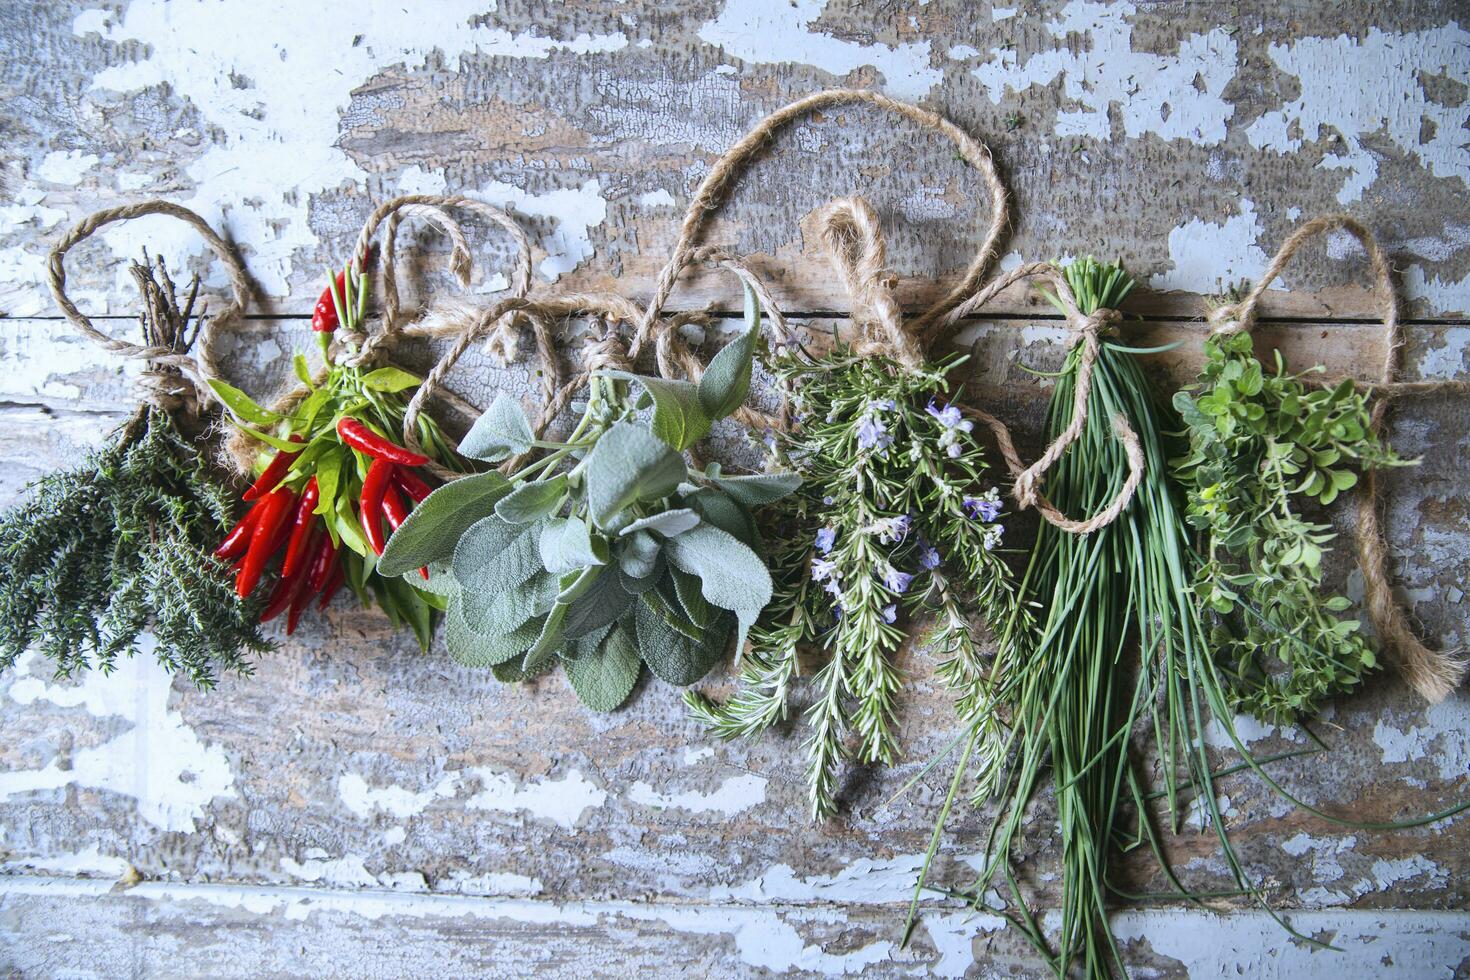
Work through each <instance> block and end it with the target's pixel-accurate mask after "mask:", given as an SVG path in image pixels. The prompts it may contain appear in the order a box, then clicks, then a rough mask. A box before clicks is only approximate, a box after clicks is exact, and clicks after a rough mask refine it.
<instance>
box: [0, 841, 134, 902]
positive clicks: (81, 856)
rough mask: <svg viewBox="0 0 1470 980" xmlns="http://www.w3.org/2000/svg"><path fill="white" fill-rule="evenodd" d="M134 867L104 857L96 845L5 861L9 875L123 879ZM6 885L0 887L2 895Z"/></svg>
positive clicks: (119, 859) (123, 861)
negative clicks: (27, 873)
mask: <svg viewBox="0 0 1470 980" xmlns="http://www.w3.org/2000/svg"><path fill="white" fill-rule="evenodd" d="M131 867H132V865H130V864H129V863H128V862H127V861H125V860H124V859H122V858H120V857H117V856H116V855H113V854H103V853H102V849H101V846H100V845H98V844H93V845H92V846H91V847H88V848H86V849H84V850H80V851H57V852H55V853H52V854H46V855H39V854H28V855H26V856H25V857H23V858H16V859H14V860H10V861H6V862H5V865H4V868H5V873H6V874H15V873H16V872H17V871H21V870H26V871H45V872H48V873H50V874H56V875H81V876H84V877H89V878H91V877H95V878H112V879H116V878H121V877H122V876H123V875H124V874H126V873H127V872H128V869H130V868H131ZM3 891H4V885H3V884H0V892H3Z"/></svg>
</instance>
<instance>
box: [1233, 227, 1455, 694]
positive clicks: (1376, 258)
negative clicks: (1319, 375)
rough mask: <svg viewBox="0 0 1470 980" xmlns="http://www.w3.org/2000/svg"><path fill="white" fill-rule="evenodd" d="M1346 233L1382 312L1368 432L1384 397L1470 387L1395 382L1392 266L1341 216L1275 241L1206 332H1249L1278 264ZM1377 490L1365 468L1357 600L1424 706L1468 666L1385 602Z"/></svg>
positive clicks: (1398, 333) (1399, 345) (1385, 403)
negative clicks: (1435, 646) (1265, 260)
mask: <svg viewBox="0 0 1470 980" xmlns="http://www.w3.org/2000/svg"><path fill="white" fill-rule="evenodd" d="M1338 230H1341V231H1346V232H1347V233H1349V234H1350V235H1352V236H1353V237H1354V238H1356V239H1357V240H1358V242H1359V243H1360V244H1361V245H1362V246H1363V249H1364V251H1366V252H1367V253H1368V263H1369V265H1370V267H1371V268H1372V270H1373V286H1374V291H1375V292H1376V293H1377V294H1378V301H1379V304H1380V305H1381V308H1382V310H1383V334H1384V351H1383V367H1382V371H1381V375H1380V381H1379V382H1378V383H1376V384H1370V385H1369V387H1370V390H1371V391H1372V393H1373V394H1376V395H1377V396H1378V397H1377V398H1376V399H1375V400H1374V402H1373V409H1372V415H1371V421H1372V425H1373V428H1374V429H1375V430H1376V431H1378V432H1380V433H1381V432H1382V431H1383V429H1384V421H1385V418H1386V416H1387V414H1388V409H1389V405H1390V402H1391V397H1392V396H1393V395H1401V394H1425V393H1429V392H1443V391H1465V390H1470V384H1467V383H1466V382H1463V381H1428V382H1425V381H1419V382H1397V381H1395V380H1394V375H1395V374H1396V373H1397V372H1398V362H1399V357H1400V352H1401V351H1402V350H1403V347H1404V342H1405V338H1404V331H1403V327H1402V326H1401V325H1400V324H1399V307H1398V296H1397V294H1396V292H1395V290H1394V285H1393V267H1392V266H1391V265H1390V264H1389V261H1388V257H1387V256H1386V255H1384V253H1383V250H1382V249H1381V248H1380V247H1379V245H1378V240H1377V239H1376V238H1375V237H1374V236H1373V233H1372V232H1370V231H1369V230H1368V229H1367V228H1365V227H1364V226H1363V225H1361V224H1359V223H1358V222H1357V221H1356V220H1354V219H1353V218H1350V217H1348V216H1347V215H1345V214H1327V215H1323V216H1321V217H1318V218H1314V219H1312V220H1311V221H1308V222H1307V223H1306V224H1304V225H1302V226H1301V227H1300V228H1298V229H1297V230H1296V231H1294V232H1292V234H1291V236H1290V237H1289V238H1287V239H1286V241H1285V242H1283V243H1282V244H1281V248H1280V250H1278V251H1277V253H1276V256H1275V258H1273V259H1272V260H1271V264H1270V265H1269V266H1268V267H1267V269H1266V273H1265V275H1264V276H1262V277H1261V281H1260V282H1258V283H1256V284H1255V287H1254V288H1252V289H1251V291H1250V292H1249V293H1248V294H1246V296H1245V298H1244V299H1242V300H1241V301H1240V302H1239V303H1236V304H1227V305H1224V306H1221V307H1218V308H1216V309H1214V310H1211V311H1209V313H1208V314H1207V318H1208V319H1209V321H1210V325H1211V327H1210V329H1211V332H1213V333H1215V334H1221V335H1226V336H1228V335H1231V334H1236V333H1241V332H1247V333H1248V332H1250V331H1251V329H1252V328H1253V327H1254V326H1255V324H1256V306H1257V304H1258V303H1259V302H1260V300H1261V296H1262V294H1264V293H1265V291H1266V290H1267V289H1268V288H1270V286H1271V284H1272V283H1273V282H1275V281H1276V278H1277V277H1278V276H1280V275H1281V271H1282V269H1284V268H1285V266H1286V263H1287V262H1289V261H1291V258H1292V256H1293V255H1295V254H1296V252H1297V250H1298V249H1299V248H1301V246H1302V245H1303V244H1304V243H1305V242H1306V241H1307V240H1308V239H1309V238H1312V237H1314V236H1316V235H1319V234H1325V233H1328V232H1332V231H1338ZM1381 497H1382V492H1381V487H1380V484H1379V481H1378V474H1377V472H1376V471H1374V470H1371V469H1370V470H1365V471H1364V473H1363V480H1362V485H1361V488H1360V490H1359V492H1358V524H1357V528H1356V531H1355V535H1356V539H1357V550H1358V566H1359V567H1360V568H1361V569H1362V571H1363V597H1364V602H1365V605H1366V606H1367V609H1368V618H1369V620H1371V621H1372V623H1373V628H1374V629H1375V630H1376V631H1377V632H1378V637H1379V639H1380V640H1381V641H1382V642H1383V646H1384V648H1385V649H1386V650H1387V651H1388V652H1389V654H1390V656H1391V657H1392V658H1393V659H1394V661H1395V663H1396V664H1397V666H1398V668H1399V671H1400V672H1401V673H1402V674H1403V675H1404V678H1405V679H1406V680H1407V681H1408V682H1409V685H1410V686H1411V687H1413V688H1414V690H1416V691H1418V692H1419V694H1420V695H1422V696H1423V697H1424V698H1425V700H1427V701H1429V702H1430V703H1438V702H1440V701H1443V700H1444V699H1445V698H1447V697H1448V696H1449V695H1450V694H1451V693H1452V692H1453V691H1454V690H1455V688H1457V687H1458V686H1459V685H1460V682H1461V681H1462V680H1463V679H1464V676H1465V671H1466V669H1467V667H1470V661H1467V660H1466V658H1465V657H1463V656H1461V655H1459V654H1456V653H1451V652H1448V651H1436V650H1431V649H1429V648H1428V647H1426V646H1425V645H1424V644H1423V643H1421V642H1419V638H1418V637H1417V636H1415V635H1414V631H1413V629H1412V628H1411V627H1410V625H1409V621H1408V617H1407V615H1405V613H1404V611H1403V610H1402V609H1400V608H1399V605H1398V603H1397V602H1395V601H1394V598H1393V590H1392V588H1391V587H1390V585H1389V581H1388V572H1387V567H1388V541H1387V538H1386V536H1385V534H1384V530H1383V527H1382V525H1381V523H1380V522H1379V516H1378V511H1379V506H1380V502H1381Z"/></svg>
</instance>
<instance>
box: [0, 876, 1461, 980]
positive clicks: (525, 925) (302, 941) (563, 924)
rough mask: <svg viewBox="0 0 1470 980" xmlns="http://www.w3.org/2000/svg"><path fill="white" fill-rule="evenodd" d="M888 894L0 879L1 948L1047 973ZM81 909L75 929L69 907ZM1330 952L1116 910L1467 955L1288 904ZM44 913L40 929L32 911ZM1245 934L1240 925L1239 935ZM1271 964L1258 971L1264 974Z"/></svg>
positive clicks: (622, 966) (261, 965)
mask: <svg viewBox="0 0 1470 980" xmlns="http://www.w3.org/2000/svg"><path fill="white" fill-rule="evenodd" d="M899 911H900V910H899V909H897V908H893V907H872V906H867V907H864V906H845V907H844V906H838V907H833V908H830V909H824V910H813V909H808V908H803V907H800V906H791V905H785V904H781V903H771V904H769V905H747V904H729V903H726V904H675V903H642V902H637V903H634V902H596V901H581V902H573V903H567V904H558V905H553V904H551V903H547V902H538V901H527V900H504V899H502V900H493V901H484V900H465V899H456V898H445V897H434V898H425V897H420V896H414V895H404V894H401V893H391V892H368V893H363V892H356V893H343V892H334V891H331V890H328V889H319V888H241V887H232V886H221V885H183V886H180V885H167V884H153V883H149V884H144V885H141V886H139V887H136V888H132V889H129V890H127V891H113V892H108V891H106V890H105V886H101V887H99V886H98V885H97V884H95V883H89V882H80V881H77V882H63V881H57V880H54V879H34V878H31V879H27V878H20V879H9V880H6V881H5V882H4V883H3V884H0V963H4V964H5V965H6V966H7V967H8V968H9V969H12V970H16V971H18V972H19V974H20V975H22V976H31V975H41V976H56V975H76V974H79V973H85V974H88V975H103V976H122V975H131V976H139V977H146V976H155V975H162V974H166V975H170V976H190V975H201V974H208V975H209V976H213V977H237V976H238V977H257V976H299V975H311V976H317V977H339V976H351V977H359V976H363V975H365V974H370V975H375V976H376V975H381V976H406V975H412V974H419V973H424V972H433V973H436V974H443V975H452V976H493V977H501V976H506V977H512V976H524V975H526V974H527V973H532V972H534V974H535V975H536V976H539V977H549V978H562V977H579V976H586V975H587V974H588V973H589V972H591V973H592V974H594V975H598V976H646V975H662V974H664V973H665V972H667V971H668V970H669V968H670V964H678V967H677V968H678V970H679V972H681V973H685V974H688V975H700V976H720V977H729V976H768V975H773V974H779V975H781V976H792V977H816V976H833V975H838V974H841V975H848V976H853V975H856V976H863V977H875V978H876V977H898V976H915V975H926V976H935V977H960V976H980V977H1008V978H1017V980H1021V978H1035V977H1042V976H1049V975H1050V974H1047V973H1045V971H1044V970H1043V969H1042V968H1040V966H1039V964H1037V963H1036V962H1035V960H1034V958H1032V957H1031V956H1029V955H1028V954H1027V952H1026V951H1025V950H1023V949H1022V948H1020V947H1019V946H1018V945H1017V939H1016V937H1015V935H1014V934H1013V933H1010V932H1007V931H1005V930H1004V929H1001V928H1000V923H1001V921H1002V920H1000V919H998V918H996V917H994V916H966V915H965V914H964V913H963V912H958V911H954V910H947V911H935V912H932V913H930V914H928V915H926V916H925V918H924V919H923V920H922V924H921V926H920V928H919V930H918V932H917V933H916V935H915V938H914V941H913V943H912V944H911V945H909V946H908V947H906V948H899V946H898V943H897V941H896V934H895V932H894V929H893V921H892V917H893V916H894V915H896V914H898V913H899ZM74 922H76V923H81V922H84V923H85V931H83V929H82V928H80V927H78V928H72V927H69V926H68V925H67V923H74ZM1293 922H1294V924H1295V925H1296V926H1297V928H1298V929H1301V930H1302V931H1303V932H1306V933H1308V934H1312V935H1317V936H1324V937H1328V938H1330V940H1331V941H1332V942H1333V943H1334V944H1335V945H1336V946H1337V947H1338V948H1339V950H1340V952H1338V953H1335V954H1333V953H1324V952H1320V951H1313V950H1311V949H1310V948H1309V947H1306V946H1305V945H1304V944H1300V943H1293V942H1291V941H1290V940H1289V939H1288V938H1287V937H1286V936H1285V934H1284V933H1282V932H1281V931H1280V928H1279V927H1278V926H1277V925H1276V924H1275V923H1274V922H1271V921H1270V919H1269V918H1268V917H1267V916H1266V915H1265V914H1264V913H1259V912H1257V913H1249V912H1247V913H1233V914H1231V915H1227V916H1221V915H1216V914H1213V913H1209V912H1202V911H1198V910H1191V911H1160V910H1153V911H1140V912H1127V913H1122V914H1120V915H1118V916H1117V917H1116V918H1115V920H1114V926H1115V928H1116V930H1117V931H1118V933H1119V935H1120V938H1121V942H1122V946H1123V950H1124V955H1125V957H1126V959H1127V961H1128V964H1129V966H1130V968H1131V969H1133V970H1134V971H1135V975H1140V976H1154V977H1163V978H1168V977H1186V976H1204V975H1216V974H1217V973H1218V972H1225V973H1226V974H1227V975H1243V976H1244V975H1251V976H1266V975H1269V976H1282V977H1284V976H1296V977H1308V978H1312V977H1329V976H1332V975H1334V971H1341V970H1343V969H1352V968H1353V966H1352V965H1356V966H1362V967H1366V966H1367V965H1368V964H1370V963H1371V964H1373V967H1372V969H1373V975H1374V976H1376V977H1381V978H1385V980H1395V978H1402V980H1410V978H1413V980H1417V978H1420V977H1426V976H1438V975H1446V976H1447V975H1451V974H1453V973H1455V972H1456V971H1458V970H1460V969H1462V968H1463V965H1464V963H1465V960H1466V958H1467V957H1470V919H1467V917H1466V916H1465V915H1464V914H1462V913H1456V912H1436V913H1423V912H1420V913H1402V912H1354V911H1344V910H1338V911H1330V912H1314V913H1302V914H1298V915H1296V916H1294V917H1293ZM42 923H45V924H47V925H46V927H45V928H44V931H42V930H40V929H38V928H37V927H38V926H39V925H40V924H42ZM1247 937H1249V938H1247ZM1262 971H1265V972H1262Z"/></svg>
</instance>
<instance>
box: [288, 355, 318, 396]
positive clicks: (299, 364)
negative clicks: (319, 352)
mask: <svg viewBox="0 0 1470 980" xmlns="http://www.w3.org/2000/svg"><path fill="white" fill-rule="evenodd" d="M291 368H292V370H294V371H295V372H296V377H297V378H299V379H300V380H301V383H302V384H304V385H306V387H308V388H313V389H314V388H316V382H315V381H313V380H312V377H311V367H310V365H308V364H307V363H306V355H305V354H297V355H296V356H295V357H293V358H291Z"/></svg>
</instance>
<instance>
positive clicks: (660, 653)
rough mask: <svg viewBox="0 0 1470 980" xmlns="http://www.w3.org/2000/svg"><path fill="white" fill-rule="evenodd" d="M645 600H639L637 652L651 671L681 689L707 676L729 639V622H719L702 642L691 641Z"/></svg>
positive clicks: (707, 632) (636, 621) (636, 618)
mask: <svg viewBox="0 0 1470 980" xmlns="http://www.w3.org/2000/svg"><path fill="white" fill-rule="evenodd" d="M646 599H647V596H644V597H643V598H641V599H640V600H639V601H638V607H637V610H636V611H635V613H634V623H635V624H636V628H637V631H638V652H639V654H640V655H641V656H642V657H643V662H644V663H646V664H648V668H649V670H652V671H653V673H654V675H655V676H656V677H658V678H659V679H660V680H662V681H666V682H667V683H669V684H677V685H679V686H680V687H683V686H684V685H686V684H693V683H694V682H695V681H697V680H699V679H700V678H701V677H703V676H704V675H705V674H708V673H709V672H710V669H711V668H712V667H714V665H715V663H716V662H718V660H719V659H720V656H721V654H723V653H724V651H725V647H726V645H727V644H728V642H729V640H730V629H729V620H728V619H724V620H723V621H722V622H721V623H716V624H715V626H714V627H713V628H711V629H710V630H708V631H706V633H705V636H704V639H703V640H702V641H701V640H692V639H690V638H689V637H687V636H685V635H684V634H683V633H680V632H679V631H678V630H676V629H674V628H673V627H672V626H670V625H669V624H668V623H667V622H665V621H664V619H663V617H662V616H661V615H659V613H658V610H657V609H656V608H654V606H652V605H650V604H649V603H648V602H646V601H645V600H646Z"/></svg>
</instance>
